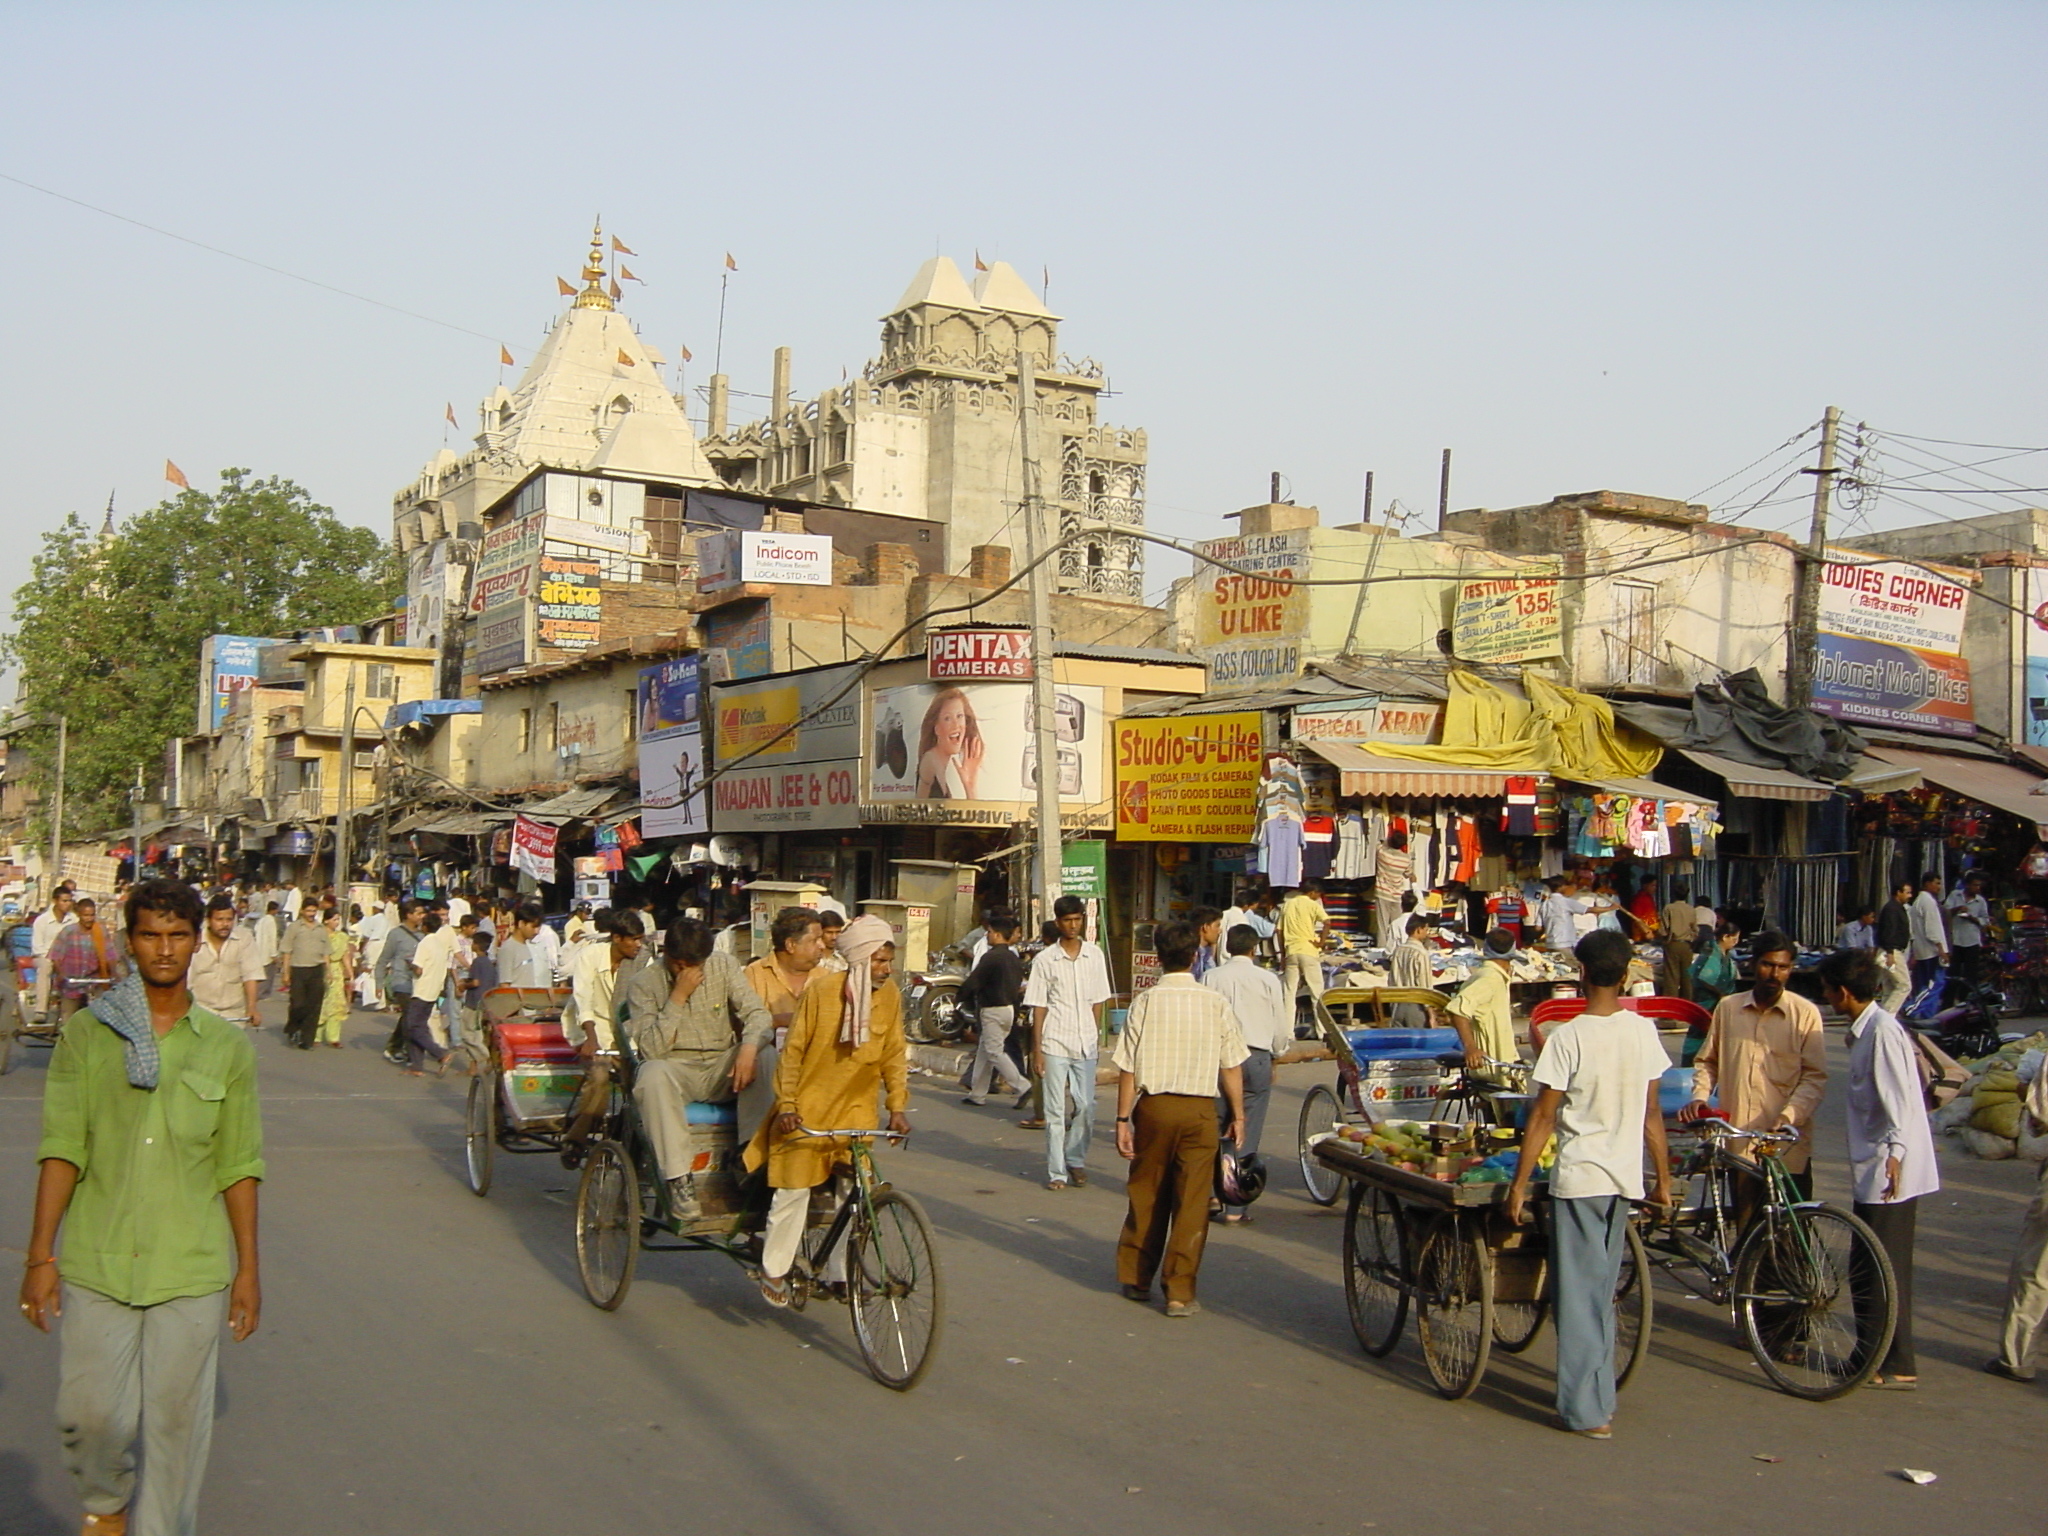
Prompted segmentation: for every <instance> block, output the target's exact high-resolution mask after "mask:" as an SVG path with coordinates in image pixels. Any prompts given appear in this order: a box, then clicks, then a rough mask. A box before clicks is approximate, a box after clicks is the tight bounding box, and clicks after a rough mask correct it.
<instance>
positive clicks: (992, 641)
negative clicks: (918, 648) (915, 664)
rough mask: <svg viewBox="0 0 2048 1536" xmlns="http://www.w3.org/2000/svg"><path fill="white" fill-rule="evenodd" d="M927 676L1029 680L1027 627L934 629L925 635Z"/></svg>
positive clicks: (953, 679) (950, 679)
mask: <svg viewBox="0 0 2048 1536" xmlns="http://www.w3.org/2000/svg"><path fill="white" fill-rule="evenodd" d="M924 655H925V676H926V677H928V678H930V679H931V680H932V681H933V682H935V683H937V682H951V683H957V682H994V681H1007V682H1013V683H1014V682H1026V683H1028V682H1030V681H1031V679H1032V678H1033V677H1034V676H1036V673H1035V671H1034V670H1033V668H1032V664H1031V631H1030V630H1028V629H935V630H933V631H931V633H929V634H928V635H926V636H925V641H924Z"/></svg>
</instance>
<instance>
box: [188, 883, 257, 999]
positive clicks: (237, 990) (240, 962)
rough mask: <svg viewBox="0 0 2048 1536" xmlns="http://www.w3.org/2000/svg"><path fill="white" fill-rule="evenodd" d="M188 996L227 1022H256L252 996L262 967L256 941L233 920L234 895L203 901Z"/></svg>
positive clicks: (193, 952) (255, 996) (254, 994)
mask: <svg viewBox="0 0 2048 1536" xmlns="http://www.w3.org/2000/svg"><path fill="white" fill-rule="evenodd" d="M190 985H191V987H192V996H193V997H194V999H196V1000H197V1001H198V1003H199V1006H200V1007H202V1008H210V1009H212V1010H213V1011H214V1012H215V1013H217V1014H219V1015H220V1016H221V1017H222V1018H224V1019H226V1020H227V1021H228V1022H229V1023H230V1024H240V1025H242V1026H243V1027H244V1028H254V1027H255V1025H256V998H257V994H258V993H259V992H260V991H261V990H262V987H263V967H262V966H261V965H260V964H258V963H257V960H256V941H255V940H254V939H252V938H250V937H249V934H248V930H246V929H245V928H243V927H242V925H241V924H240V923H238V922H236V921H235V898H234V897H232V896H229V895H226V894H222V895H219V896H216V897H214V898H213V900H211V901H209V902H208V903H207V904H206V932H205V933H204V934H202V935H201V936H200V939H199V943H198V945H197V946H196V947H195V948H194V949H193V951H192V970H191V974H190Z"/></svg>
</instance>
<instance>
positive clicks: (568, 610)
mask: <svg viewBox="0 0 2048 1536" xmlns="http://www.w3.org/2000/svg"><path fill="white" fill-rule="evenodd" d="M539 596H540V601H539V603H538V604H537V605H536V607H535V608H534V620H535V623H536V625H537V627H538V629H539V638H540V643H541V644H542V645H551V646H553V647H554V648H555V649H556V650H559V651H587V650H589V649H590V648H591V647H592V646H594V645H596V644H597V643H598V641H599V640H600V639H602V638H603V636H604V589H603V588H602V587H601V586H599V585H598V572H597V562H596V561H595V560H577V559H571V558H569V557H568V556H565V555H542V556H541V557H540V592H539Z"/></svg>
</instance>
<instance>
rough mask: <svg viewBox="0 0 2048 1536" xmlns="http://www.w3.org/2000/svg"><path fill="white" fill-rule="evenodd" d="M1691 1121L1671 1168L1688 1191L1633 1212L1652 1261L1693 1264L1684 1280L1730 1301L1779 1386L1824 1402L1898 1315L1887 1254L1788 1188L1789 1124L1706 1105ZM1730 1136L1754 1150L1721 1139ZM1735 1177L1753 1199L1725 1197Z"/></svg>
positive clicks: (1859, 1368) (1874, 1359) (1859, 1226)
mask: <svg viewBox="0 0 2048 1536" xmlns="http://www.w3.org/2000/svg"><path fill="white" fill-rule="evenodd" d="M1697 1125H1698V1134H1699V1138H1700V1142H1699V1146H1698V1147H1697V1149H1695V1150H1694V1151H1692V1152H1691V1153H1690V1154H1688V1155H1687V1156H1686V1157H1685V1159H1684V1160H1683V1161H1682V1162H1678V1163H1677V1164H1676V1165H1675V1166H1674V1167H1673V1170H1672V1172H1673V1175H1674V1178H1675V1179H1677V1180H1683V1181H1686V1182H1687V1183H1688V1184H1690V1183H1691V1182H1692V1181H1695V1180H1696V1181H1698V1191H1699V1196H1698V1199H1697V1201H1695V1202H1691V1203H1688V1202H1683V1201H1681V1202H1679V1203H1678V1204H1675V1205H1674V1206H1673V1208H1672V1209H1671V1211H1670V1212H1669V1214H1668V1215H1667V1216H1666V1217H1665V1219H1664V1220H1663V1221H1661V1222H1658V1221H1656V1220H1654V1219H1650V1218H1647V1217H1646V1218H1643V1223H1642V1225H1643V1240H1644V1243H1645V1246H1646V1247H1647V1249H1648V1251H1649V1253H1650V1255H1651V1258H1652V1261H1653V1262H1654V1263H1656V1264H1657V1265H1658V1266H1659V1267H1661V1268H1664V1269H1667V1270H1674V1271H1675V1270H1676V1269H1677V1267H1678V1266H1679V1265H1681V1264H1682V1265H1685V1266H1687V1267H1688V1268H1690V1269H1691V1270H1693V1271H1694V1272H1695V1273H1696V1274H1697V1275H1698V1276H1699V1284H1698V1285H1697V1286H1696V1289H1698V1290H1699V1292H1700V1293H1701V1294H1702V1295H1704V1296H1706V1297H1708V1298H1709V1299H1710V1300H1712V1301H1714V1302H1715V1303H1716V1304H1717V1305H1722V1306H1726V1307H1728V1308H1729V1309H1730V1311H1731V1313H1732V1316H1733V1320H1734V1322H1735V1325H1736V1327H1737V1328H1738V1330H1739V1331H1740V1333H1741V1336H1742V1339H1743V1342H1744V1343H1745V1344H1746V1345H1747V1346H1748V1348H1749V1352H1750V1353H1751V1355H1753V1356H1754V1357H1755V1358H1756V1362H1757V1364H1758V1365H1759V1366H1761V1367H1762V1369H1763V1372H1764V1375H1765V1376H1766V1377H1768V1378H1769V1379H1770V1382H1771V1384H1772V1385H1773V1386H1775V1387H1776V1388H1778V1390H1779V1391H1781V1392H1786V1393H1789V1394H1791V1395H1792V1396H1794V1397H1801V1398H1805V1399H1807V1400H1809V1401H1811V1402H1826V1401H1827V1400H1829V1399H1830V1398H1836V1397H1840V1396H1841V1395H1842V1394H1843V1393H1845V1392H1849V1391H1852V1390H1854V1389H1855V1388H1856V1387H1859V1386H1861V1385H1862V1384H1863V1383H1864V1382H1865V1381H1867V1380H1869V1379H1870V1377H1871V1375H1872V1374H1873V1373H1875V1371H1876V1370H1877V1368H1878V1366H1879V1364H1881V1363H1882V1361H1883V1360H1884V1356H1885V1351H1886V1350H1887V1349H1889V1348H1890V1347H1891V1340H1892V1331H1893V1329H1894V1328H1895V1327H1896V1326H1897V1322H1898V1292H1897V1287H1896V1281H1895V1279H1894V1277H1893V1274H1892V1266H1891V1260H1890V1259H1889V1258H1887V1257H1886V1255H1885V1251H1884V1247H1883V1245H1882V1244H1881V1243H1879V1242H1878V1240H1877V1235H1876V1234H1875V1233H1873V1232H1872V1231H1871V1230H1870V1228H1869V1227H1868V1226H1866V1225H1865V1224H1864V1223H1863V1222H1862V1221H1861V1220H1860V1219H1858V1218H1857V1217H1856V1216H1855V1215H1853V1214H1852V1213H1850V1212H1848V1211H1844V1210H1839V1209H1837V1208H1835V1207H1834V1206H1830V1205H1827V1204H1825V1203H1823V1202H1821V1201H1809V1200H1804V1199H1802V1198H1801V1197H1800V1195H1799V1191H1798V1187H1797V1186H1796V1185H1795V1184H1794V1183H1793V1182H1792V1175H1791V1174H1790V1173H1789V1172H1788V1171H1787V1170H1786V1168H1785V1164H1784V1159H1783V1157H1782V1156H1781V1155H1780V1154H1781V1153H1782V1151H1783V1149H1784V1148H1785V1147H1788V1146H1790V1145H1792V1144H1793V1143H1795V1142H1797V1141H1798V1140H1799V1139H1800V1134H1799V1132H1798V1131H1796V1130H1793V1129H1790V1128H1787V1129H1785V1130H1781V1131H1742V1130H1737V1129H1736V1128H1735V1127H1734V1126H1732V1125H1730V1124H1729V1123H1728V1121H1727V1120H1726V1119H1725V1118H1722V1117H1719V1116H1718V1111H1717V1112H1715V1117H1713V1118H1706V1119H1703V1120H1701V1121H1699V1122H1697ZM1736 1140H1740V1141H1747V1142H1750V1143H1753V1144H1754V1146H1755V1147H1756V1149H1757V1155H1756V1156H1755V1157H1754V1158H1751V1157H1745V1156H1743V1155H1741V1154H1740V1153H1737V1152H1735V1151H1732V1150H1731V1149H1730V1148H1729V1147H1727V1146H1726V1145H1724V1143H1726V1142H1729V1141H1736ZM1738 1178H1740V1179H1742V1180H1744V1181H1750V1187H1756V1189H1757V1193H1756V1197H1755V1199H1754V1201H1750V1200H1742V1199H1738V1198H1737V1194H1736V1190H1737V1185H1736V1180H1737V1179H1738ZM1752 1204H1753V1205H1754V1207H1755V1208H1754V1210H1750V1209H1746V1208H1745V1207H1748V1206H1750V1205H1752Z"/></svg>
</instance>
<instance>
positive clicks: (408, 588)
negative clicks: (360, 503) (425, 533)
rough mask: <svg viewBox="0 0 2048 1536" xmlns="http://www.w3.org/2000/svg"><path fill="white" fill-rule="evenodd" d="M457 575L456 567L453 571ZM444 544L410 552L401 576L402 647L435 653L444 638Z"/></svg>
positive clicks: (446, 574)
mask: <svg viewBox="0 0 2048 1536" xmlns="http://www.w3.org/2000/svg"><path fill="white" fill-rule="evenodd" d="M455 570H456V572H457V574H459V573H460V567H456V568H455ZM449 572H450V567H449V564H448V541H447V540H446V539H436V540H434V542H433V543H432V544H430V545H428V546H427V547H426V548H424V549H416V550H414V551H413V552H412V558H411V559H410V560H408V561H407V562H406V575H405V643H406V644H407V645H410V646H418V647H422V648H424V649H426V650H432V651H438V650H439V649H440V648H441V642H442V641H443V640H444V639H445V638H446V637H447V634H448V577H449Z"/></svg>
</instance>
